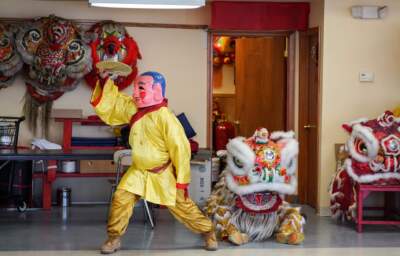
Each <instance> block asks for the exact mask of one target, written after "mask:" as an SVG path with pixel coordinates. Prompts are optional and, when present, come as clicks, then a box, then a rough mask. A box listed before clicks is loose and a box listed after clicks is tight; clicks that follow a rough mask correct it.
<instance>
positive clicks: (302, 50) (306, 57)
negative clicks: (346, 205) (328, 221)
mask: <svg viewBox="0 0 400 256" xmlns="http://www.w3.org/2000/svg"><path fill="white" fill-rule="evenodd" d="M315 34H317V35H318V52H317V54H318V70H317V90H318V92H317V95H318V96H317V109H316V111H317V121H316V126H317V127H316V129H317V131H316V136H317V138H316V141H317V149H316V151H317V156H316V161H317V162H316V165H315V166H316V170H315V173H314V174H315V175H316V180H317V184H316V185H317V197H316V202H315V203H314V205H315V207H316V210H317V211H318V210H319V198H320V191H321V188H320V182H319V177H320V161H321V160H320V152H321V148H320V139H321V102H322V100H321V95H322V94H321V70H322V68H321V67H322V66H321V65H322V61H321V34H320V30H319V28H318V27H313V28H309V29H308V30H307V31H302V32H300V34H299V109H298V112H299V116H298V136H299V143H300V144H301V143H302V142H301V141H300V140H301V139H302V138H303V132H304V129H302V127H303V126H304V125H306V124H307V122H308V120H305V117H304V115H302V112H301V111H300V106H302V103H303V102H302V101H304V97H301V96H302V92H304V91H305V89H304V87H308V82H309V81H308V79H309V76H308V63H309V61H310V51H311V49H310V47H309V42H310V36H311V35H315ZM306 89H307V90H308V88H306ZM299 164H300V158H299ZM299 166H300V165H299ZM306 183H307V178H306V177H305V176H304V175H301V174H300V173H298V191H297V194H298V197H299V199H301V197H303V198H305V193H306V190H307V184H306ZM300 203H303V202H300Z"/></svg>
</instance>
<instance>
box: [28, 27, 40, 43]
mask: <svg viewBox="0 0 400 256" xmlns="http://www.w3.org/2000/svg"><path fill="white" fill-rule="evenodd" d="M29 36H30V38H31V39H32V41H33V42H39V40H40V38H41V35H40V33H39V31H38V30H36V29H34V30H31V31H30V32H29Z"/></svg>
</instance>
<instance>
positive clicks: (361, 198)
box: [357, 186, 364, 233]
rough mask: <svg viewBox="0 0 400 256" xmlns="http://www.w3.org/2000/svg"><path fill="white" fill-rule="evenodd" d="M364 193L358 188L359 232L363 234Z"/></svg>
mask: <svg viewBox="0 0 400 256" xmlns="http://www.w3.org/2000/svg"><path fill="white" fill-rule="evenodd" d="M363 196H364V195H363V191H362V190H361V188H360V187H359V186H358V187H357V232H358V233H362V221H363V200H364V197H363Z"/></svg>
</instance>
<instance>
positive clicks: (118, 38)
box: [85, 21, 142, 90]
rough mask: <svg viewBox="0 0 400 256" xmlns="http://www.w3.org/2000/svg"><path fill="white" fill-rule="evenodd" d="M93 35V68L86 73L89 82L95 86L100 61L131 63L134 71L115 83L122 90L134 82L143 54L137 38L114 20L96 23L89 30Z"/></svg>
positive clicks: (91, 35) (90, 35)
mask: <svg viewBox="0 0 400 256" xmlns="http://www.w3.org/2000/svg"><path fill="white" fill-rule="evenodd" d="M88 34H89V37H91V38H92V39H91V42H90V47H91V49H92V59H93V70H92V72H90V73H89V74H88V75H86V77H85V78H86V81H87V83H88V84H89V85H90V86H91V87H92V88H94V87H95V85H96V82H97V73H98V70H97V68H96V64H97V63H98V62H100V61H105V60H107V61H118V62H122V63H124V64H127V65H129V66H130V67H131V68H132V72H131V73H130V74H129V75H128V76H127V77H123V76H118V77H117V78H116V79H115V81H114V82H115V84H116V85H117V86H118V88H119V89H120V90H123V89H124V88H126V87H128V86H129V85H131V84H132V82H133V80H134V79H135V78H136V75H137V73H138V70H137V67H136V64H137V60H138V59H141V58H142V56H141V54H140V51H139V47H138V45H137V43H136V41H135V40H133V38H132V37H131V36H130V35H129V34H128V32H127V31H126V29H125V27H124V26H123V25H122V24H119V23H116V22H113V21H103V22H99V23H96V24H95V25H93V27H92V28H91V29H90V30H89V32H88Z"/></svg>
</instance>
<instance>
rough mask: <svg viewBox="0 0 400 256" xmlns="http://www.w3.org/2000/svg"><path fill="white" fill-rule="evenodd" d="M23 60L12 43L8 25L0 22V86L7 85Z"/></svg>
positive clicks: (12, 37)
mask: <svg viewBox="0 0 400 256" xmlns="http://www.w3.org/2000/svg"><path fill="white" fill-rule="evenodd" d="M22 66H23V62H22V59H21V57H20V55H19V54H18V52H17V49H16V47H15V43H14V35H13V32H12V29H11V26H10V25H6V24H0V88H2V87H7V86H9V85H10V84H11V83H12V81H13V78H14V76H15V74H16V73H18V71H19V70H20V69H21V68H22Z"/></svg>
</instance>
